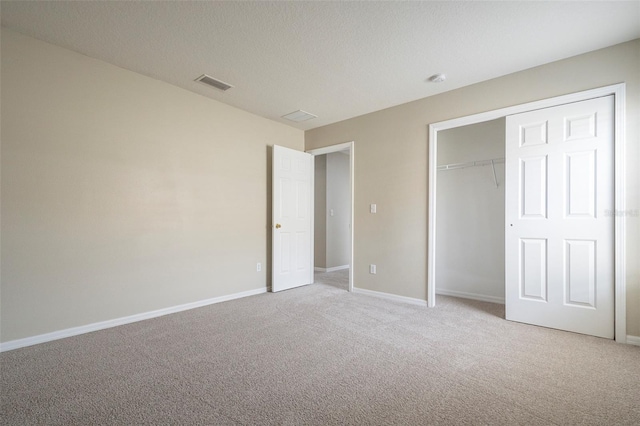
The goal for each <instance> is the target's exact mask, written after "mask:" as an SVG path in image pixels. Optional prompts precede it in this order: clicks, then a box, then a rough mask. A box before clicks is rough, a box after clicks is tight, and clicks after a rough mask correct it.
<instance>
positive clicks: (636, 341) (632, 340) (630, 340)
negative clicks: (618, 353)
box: [627, 336, 640, 346]
mask: <svg viewBox="0 0 640 426" xmlns="http://www.w3.org/2000/svg"><path fill="white" fill-rule="evenodd" d="M627 344H628V345H634V346H640V336H627Z"/></svg>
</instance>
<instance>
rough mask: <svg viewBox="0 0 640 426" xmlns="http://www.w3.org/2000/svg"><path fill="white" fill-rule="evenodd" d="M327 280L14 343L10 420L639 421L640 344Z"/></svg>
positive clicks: (486, 308) (497, 310)
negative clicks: (24, 344) (388, 296)
mask: <svg viewBox="0 0 640 426" xmlns="http://www.w3.org/2000/svg"><path fill="white" fill-rule="evenodd" d="M438 300H439V306H438V307H436V308H433V309H429V308H424V307H419V306H413V305H406V304H402V303H398V302H393V301H388V300H383V299H378V298H374V297H371V296H366V295H362V294H353V293H348V292H345V291H344V290H341V289H338V288H335V287H332V286H328V285H324V284H313V285H309V286H306V287H302V288H298V289H294V290H289V291H285V292H281V293H276V294H271V293H269V294H263V295H258V296H253V297H248V298H245V299H240V300H235V301H231V302H226V303H221V304H217V305H212V306H208V307H203V308H199V309H194V310H191V311H186V312H182V313H178V314H174V315H168V316H165V317H160V318H156V319H152V320H148V321H143V322H139V323H134V324H129V325H125V326H121V327H116V328H112V329H108V330H103V331H99V332H95V333H90V334H86V335H82V336H77V337H73V338H68V339H64V340H58V341H55V342H50V343H45V344H41V345H37V346H32V347H29V348H23V349H18V350H15V351H10V352H5V353H3V354H1V355H0V372H1V375H2V377H1V382H0V384H1V386H2V388H1V410H2V412H1V416H2V417H1V419H0V420H1V422H2V424H7V425H38V424H47V425H56V424H64V425H76V424H77V425H89V424H92V425H93V424H96V425H99V424H120V425H134V424H154V425H159V424H189V425H192V424H203V425H204V424H206V425H425V424H461V425H462V424H485V425H488V424H490V425H500V424H504V425H525V424H526V425H531V424H544V425H567V424H594V425H596V424H597V425H624V424H627V425H632V424H633V425H638V424H640V404H639V401H640V348H638V347H633V346H626V345H619V344H616V343H614V342H612V341H607V340H603V339H598V338H592V337H587V336H582V335H577V334H572V333H565V332H560V331H554V330H549V329H544V328H539V327H534V326H527V325H523V324H517V323H512V322H508V321H505V320H503V319H502V317H503V314H504V311H503V306H501V305H495V304H491V303H483V302H473V301H467V300H463V299H455V298H450V297H444V296H441V297H439V298H438Z"/></svg>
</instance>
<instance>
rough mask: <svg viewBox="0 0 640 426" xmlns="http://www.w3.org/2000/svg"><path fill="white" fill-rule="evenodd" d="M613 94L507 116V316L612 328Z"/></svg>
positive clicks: (606, 332)
mask: <svg viewBox="0 0 640 426" xmlns="http://www.w3.org/2000/svg"><path fill="white" fill-rule="evenodd" d="M613 103H614V99H613V96H608V97H603V98H597V99H591V100H588V101H582V102H576V103H572V104H566V105H561V106H557V107H553V108H546V109H541V110H537V111H531V112H526V113H522V114H516V115H512V116H508V117H507V124H506V126H507V128H506V138H507V143H506V165H505V167H506V184H505V188H506V207H505V208H506V232H505V238H506V241H505V251H506V254H505V257H506V259H505V260H506V318H507V319H508V320H513V321H519V322H524V323H528V324H535V325H541V326H545V327H551V328H557V329H561V330H567V331H573V332H577V333H584V334H590V335H594V336H599V337H605V338H613V336H614V215H613V214H612V211H613V208H614V168H613V164H614V163H613V152H614V138H613V136H614V135H613V124H614V123H613V118H614V114H613V112H614V110H613Z"/></svg>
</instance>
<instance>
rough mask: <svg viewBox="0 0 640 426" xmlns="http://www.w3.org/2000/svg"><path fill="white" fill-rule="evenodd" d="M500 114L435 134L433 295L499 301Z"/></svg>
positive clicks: (501, 291) (501, 246)
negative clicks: (435, 190)
mask: <svg viewBox="0 0 640 426" xmlns="http://www.w3.org/2000/svg"><path fill="white" fill-rule="evenodd" d="M504 140H505V119H504V117H503V118H498V119H495V120H491V121H485V122H480V123H474V124H469V125H466V126H461V127H455V128H451V129H446V130H442V131H440V132H439V134H438V153H437V155H438V163H437V164H438V171H437V188H436V189H437V193H436V197H437V199H436V206H437V207H436V208H437V213H436V215H437V217H438V221H437V223H436V234H437V235H438V239H437V241H436V251H437V253H438V256H437V257H436V282H437V287H436V294H442V295H447V296H456V297H463V298H467V299H475V300H482V301H486V302H495V303H503V304H504V297H505V279H504V267H505V266H504V265H505V263H504V262H505V260H504V257H505V250H504V238H505V231H504V208H505V192H504V188H505V185H504V157H505V145H504Z"/></svg>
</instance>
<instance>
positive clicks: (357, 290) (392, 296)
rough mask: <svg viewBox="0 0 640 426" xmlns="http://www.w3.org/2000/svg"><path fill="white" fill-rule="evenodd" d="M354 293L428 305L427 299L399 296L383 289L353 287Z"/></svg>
mask: <svg viewBox="0 0 640 426" xmlns="http://www.w3.org/2000/svg"><path fill="white" fill-rule="evenodd" d="M353 292H354V293H361V294H366V295H368V296H375V297H381V298H383V299H388V300H394V301H396V302H403V303H410V304H412V305H418V306H427V301H426V300H422V299H415V298H413V297H406V296H398V295H397V294H391V293H383V292H381V291H373V290H366V289H364V288H356V287H354V288H353Z"/></svg>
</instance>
